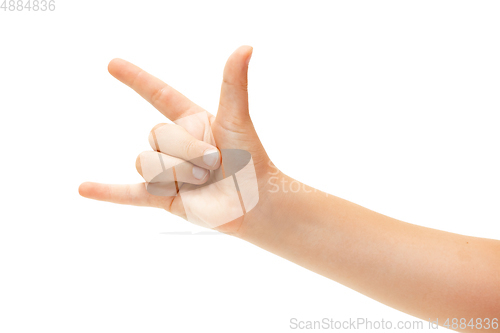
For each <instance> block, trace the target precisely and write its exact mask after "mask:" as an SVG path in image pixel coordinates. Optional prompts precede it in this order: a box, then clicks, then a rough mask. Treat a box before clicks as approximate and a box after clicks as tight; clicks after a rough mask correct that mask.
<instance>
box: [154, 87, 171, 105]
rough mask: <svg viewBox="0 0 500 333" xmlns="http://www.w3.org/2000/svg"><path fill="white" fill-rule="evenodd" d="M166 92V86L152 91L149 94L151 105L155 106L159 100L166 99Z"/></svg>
mask: <svg viewBox="0 0 500 333" xmlns="http://www.w3.org/2000/svg"><path fill="white" fill-rule="evenodd" d="M167 90H168V86H167V85H164V86H163V87H161V88H159V89H156V90H155V91H153V93H152V94H151V98H150V100H151V104H153V105H155V104H157V103H158V102H159V101H160V99H164V98H166V96H167Z"/></svg>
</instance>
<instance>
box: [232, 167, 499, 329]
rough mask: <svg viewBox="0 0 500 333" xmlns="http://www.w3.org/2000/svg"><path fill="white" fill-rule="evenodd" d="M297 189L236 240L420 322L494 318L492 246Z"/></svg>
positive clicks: (275, 200)
mask: <svg viewBox="0 0 500 333" xmlns="http://www.w3.org/2000/svg"><path fill="white" fill-rule="evenodd" d="M280 177H283V178H284V179H286V180H287V181H288V182H290V181H292V180H291V179H289V178H288V177H286V176H280ZM295 187H296V188H297V186H295ZM300 188H301V190H300V191H287V193H284V192H283V189H280V191H277V192H276V193H270V194H269V196H268V197H269V199H268V200H270V204H269V205H268V206H269V207H274V209H269V210H268V211H266V212H256V220H255V221H251V222H249V223H247V222H245V224H244V226H243V228H242V230H241V232H240V237H241V238H243V239H245V240H247V241H249V242H251V243H254V244H255V245H257V246H259V247H262V248H264V249H266V250H269V251H271V252H273V253H275V254H277V255H279V256H281V257H283V258H286V259H288V260H290V261H292V262H295V263H297V264H299V265H301V266H303V267H305V268H307V269H310V270H312V271H314V272H317V273H319V274H321V275H324V276H326V277H328V278H330V279H333V280H335V281H337V282H339V283H342V284H343V285H345V286H347V287H350V288H352V289H354V290H357V291H358V292H361V293H363V294H365V295H366V296H369V297H371V298H373V299H376V300H378V301H380V302H382V303H385V304H387V305H389V306H391V307H394V308H396V309H399V310H401V311H404V312H406V313H409V314H412V315H414V316H417V317H420V318H422V319H425V320H428V319H429V318H431V319H432V320H435V318H439V319H440V321H439V322H440V324H442V323H443V321H444V320H446V318H450V319H451V318H466V319H467V320H470V319H471V318H474V319H475V318H490V319H492V318H495V317H496V318H498V317H499V316H500V287H499V286H500V242H499V241H496V240H490V239H482V238H475V237H468V236H463V235H458V234H453V233H448V232H444V231H439V230H434V229H430V228H424V227H420V226H417V225H413V224H409V223H405V222H401V221H398V220H395V219H392V218H390V217H387V216H384V215H382V214H378V213H376V212H373V211H371V210H369V209H366V208H363V207H361V206H359V205H356V204H353V203H351V202H349V201H346V200H343V199H340V198H338V197H335V196H332V195H327V194H326V193H323V192H321V191H317V190H314V189H312V188H310V187H307V186H305V185H304V186H302V185H301V187H300ZM263 213H265V214H263ZM257 216H258V218H257ZM264 216H265V217H264ZM257 219H258V220H257Z"/></svg>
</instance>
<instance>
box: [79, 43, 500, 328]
mask: <svg viewBox="0 0 500 333" xmlns="http://www.w3.org/2000/svg"><path fill="white" fill-rule="evenodd" d="M251 54H252V48H251V47H249V46H242V47H240V48H238V49H237V50H236V51H235V52H234V53H233V54H232V55H231V56H230V58H229V59H228V61H227V63H226V66H225V69H224V75H223V83H222V88H221V96H220V103H219V109H218V112H217V115H216V116H213V115H209V119H210V123H211V130H212V132H213V136H214V139H215V144H216V147H217V148H219V149H227V148H238V149H243V150H246V151H248V152H250V153H251V155H252V158H253V161H254V165H255V170H256V175H257V180H258V186H259V197H260V200H259V202H258V204H257V206H256V207H255V208H254V209H252V210H251V211H249V212H248V213H246V214H245V215H243V216H242V217H240V218H238V219H235V220H233V221H231V222H229V223H225V224H223V225H221V226H219V227H217V228H216V230H218V231H220V232H223V233H226V234H230V235H233V236H236V237H239V238H241V239H243V240H246V241H248V242H251V243H253V244H255V245H257V246H259V247H261V248H263V249H266V250H268V251H270V252H273V253H275V254H277V255H279V256H281V257H283V258H285V259H288V260H290V261H292V262H295V263H297V264H299V265H301V266H303V267H305V268H307V269H309V270H312V271H314V272H317V273H319V274H322V275H324V276H325V277H328V278H330V279H332V280H335V281H337V282H339V283H342V284H343V285H345V286H347V287H349V288H352V289H354V290H356V291H358V292H360V293H362V294H364V295H366V296H368V297H371V298H373V299H375V300H377V301H379V302H382V303H384V304H386V305H388V306H391V307H393V308H395V309H398V310H400V311H403V312H406V313H408V314H411V315H413V316H416V317H419V318H421V319H423V320H429V319H430V320H432V321H435V320H437V319H439V324H440V325H442V324H444V322H445V321H446V319H447V318H449V320H450V324H451V320H452V319H453V318H458V319H460V318H465V320H466V322H467V323H469V322H470V320H471V319H472V320H473V322H474V323H475V327H474V329H472V328H471V327H466V328H464V329H460V328H458V329H457V330H458V331H468V330H471V331H474V330H477V329H478V328H477V326H476V322H477V320H478V318H481V319H482V323H483V329H485V326H486V325H485V319H486V318H488V319H489V321H490V325H489V327H490V328H489V329H487V331H498V330H500V329H499V328H496V329H495V327H494V325H492V322H491V321H492V320H493V319H494V318H497V321H498V319H500V241H498V240H492V239H485V238H477V237H469V236H463V235H458V234H454V233H449V232H444V231H440V230H435V229H430V228H424V227H421V226H417V225H413V224H410V223H406V222H402V221H398V220H396V219H393V218H390V217H387V216H384V215H382V214H379V213H376V212H373V211H371V210H369V209H366V208H363V207H361V206H359V205H356V204H354V203H351V202H349V201H346V200H343V199H340V198H338V197H335V196H333V195H327V194H326V193H323V192H321V191H318V190H315V189H313V188H310V187H308V186H307V185H304V184H301V183H299V182H297V181H295V180H294V179H292V178H290V177H288V176H287V175H284V174H283V173H282V172H280V171H279V169H277V168H276V167H275V166H274V165H273V164H272V162H271V161H270V159H269V157H268V155H267V154H266V152H265V150H264V147H263V146H262V144H261V142H260V140H259V138H258V136H257V133H256V131H255V129H254V126H253V124H252V121H251V119H250V115H249V108H248V94H247V70H248V61H249V60H250V57H251ZM108 69H109V72H110V73H111V74H112V75H113V76H114V77H116V78H117V79H118V80H120V81H121V82H123V83H125V84H126V85H128V86H130V87H131V88H132V89H134V90H135V91H136V92H137V93H139V94H140V95H141V96H142V97H144V98H145V99H146V100H147V101H149V102H150V103H151V104H152V105H153V106H154V107H155V108H156V109H158V110H159V111H160V112H161V113H162V114H164V115H165V116H166V117H167V118H168V119H170V120H172V121H175V120H176V119H179V118H182V117H185V116H188V115H191V114H196V113H199V112H206V111H205V110H203V109H202V108H201V107H199V106H197V105H196V104H194V103H192V102H191V101H190V100H188V99H187V98H186V97H185V96H183V95H182V94H180V93H179V92H177V91H176V90H174V89H173V88H171V87H170V86H168V85H166V84H165V83H163V82H162V81H160V80H159V79H157V78H155V77H153V76H151V75H150V74H148V73H146V72H144V71H142V70H141V69H140V68H138V67H136V66H135V65H132V64H130V63H128V62H126V61H124V60H121V59H114V60H112V61H111V62H110V64H109V67H108ZM172 126H173V125H172ZM175 126H176V125H175ZM156 128H157V127H156ZM171 128H172V130H175V131H176V132H175V133H179V134H176V135H178V136H179V135H180V136H181V137H182V140H178V141H175V142H176V143H175V144H177V145H178V146H175V147H170V148H166V149H167V150H169V151H163V150H160V149H155V148H154V147H153V149H154V150H156V151H157V152H156V153H158V154H164V155H168V156H171V157H172V158H179V159H182V160H189V158H190V157H191V156H190V153H189V152H188V151H197V149H198V148H199V149H198V151H200V150H203V149H206V148H207V147H208V148H210V147H212V146H211V145H207V143H206V142H203V141H201V140H197V139H196V138H194V137H191V136H190V135H189V134H186V133H184V132H183V131H178V129H177V128H174V127H171ZM167 132H168V131H167ZM167 132H166V134H164V135H168V133H167ZM155 139H156V138H155ZM161 139H162V138H159V139H158V140H161ZM167 141H168V140H167ZM152 145H153V144H152ZM193 147H195V148H193ZM156 148H158V147H156ZM173 148H175V149H173ZM150 153H151V152H150ZM143 154H144V153H143ZM142 165H144V164H142ZM136 167H137V170H138V171H139V173H140V174H141V175H143V173H144V172H143V170H142V167H141V163H140V161H139V159H138V162H137V165H136ZM200 167H204V169H206V170H209V169H211V167H210V166H208V165H201V166H200ZM217 167H219V165H218V164H217V165H215V166H214V167H213V168H217ZM213 168H212V169H213ZM188 169H189V168H188ZM189 170H191V169H189ZM143 177H145V176H144V175H143ZM186 177H187V178H186V179H187V183H189V182H192V183H195V182H196V180H192V181H191V180H190V179H189V177H190V176H189V177H188V176H186ZM146 178H147V177H145V179H146ZM146 181H149V179H146ZM292 182H294V187H295V188H300V190H299V191H293V192H292V191H287V190H286V188H287V186H289V185H290V184H291V183H292ZM79 192H80V194H81V195H82V196H84V197H87V198H91V199H95V200H103V201H109V202H114V203H119V204H127V205H136V206H148V207H156V208H162V209H165V210H167V211H169V212H171V213H173V214H175V215H178V216H180V217H183V218H186V213H185V211H184V208H183V204H182V200H181V199H180V197H179V196H172V197H164V196H154V195H152V194H150V193H148V191H147V190H146V188H145V186H144V183H140V184H131V185H107V184H98V183H83V184H82V185H80V188H79ZM497 327H498V326H497ZM450 328H451V327H450Z"/></svg>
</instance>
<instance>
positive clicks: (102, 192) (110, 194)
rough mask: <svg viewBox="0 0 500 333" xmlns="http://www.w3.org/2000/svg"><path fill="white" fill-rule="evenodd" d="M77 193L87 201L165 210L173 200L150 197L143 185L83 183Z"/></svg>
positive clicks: (170, 198)
mask: <svg viewBox="0 0 500 333" xmlns="http://www.w3.org/2000/svg"><path fill="white" fill-rule="evenodd" d="M78 192H79V193H80V195H81V196H82V197H85V198H89V199H94V200H100V201H107V202H113V203H117V204H122V205H133V206H146V207H156V208H163V209H167V210H169V208H170V207H171V204H172V201H173V199H174V198H175V197H160V196H155V195H152V194H150V193H149V192H148V191H147V190H146V185H145V183H139V184H124V185H116V184H101V183H91V182H85V183H82V184H81V185H80V187H79V188H78Z"/></svg>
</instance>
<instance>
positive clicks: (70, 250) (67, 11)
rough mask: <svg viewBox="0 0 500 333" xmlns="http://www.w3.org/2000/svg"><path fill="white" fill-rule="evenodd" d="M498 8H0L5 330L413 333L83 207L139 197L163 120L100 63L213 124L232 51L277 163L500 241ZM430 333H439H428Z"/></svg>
mask: <svg viewBox="0 0 500 333" xmlns="http://www.w3.org/2000/svg"><path fill="white" fill-rule="evenodd" d="M499 17H500V3H499V2H497V1H307V2H306V1H302V2H294V1H286V2H285V1H283V2H278V1H276V2H272V1H245V2H243V1H180V0H177V1H159V0H157V1H144V0H141V1H61V0H57V1H56V10H55V11H54V12H36V13H35V12H27V11H23V12H9V11H7V12H4V11H3V10H2V11H0V32H1V39H0V110H1V119H2V120H1V122H0V126H1V127H0V129H1V130H0V136H1V140H0V145H1V154H2V163H1V164H0V168H1V171H2V172H1V177H2V179H1V180H2V182H1V195H2V200H1V212H0V220H1V222H0V331H1V332H9V333H10V332H30V333H32V332H206V331H214V332H215V331H216V332H289V331H293V330H291V329H290V328H289V321H290V318H293V317H295V318H298V319H299V320H321V319H322V318H325V317H326V318H334V319H336V320H348V319H349V318H357V317H363V318H368V319H369V320H372V321H376V320H381V319H382V318H383V319H384V320H386V321H387V320H391V321H393V322H397V321H399V320H415V318H413V317H411V316H408V315H405V314H403V313H400V312H399V311H397V310H394V309H391V308H388V307H386V306H385V305H382V304H379V303H377V302H375V301H373V300H371V299H369V298H367V297H365V296H363V295H360V294H358V293H357V292H354V291H352V290H350V289H348V288H345V287H343V286H342V285H339V284H337V283H335V282H333V281H330V280H328V279H326V278H324V277H321V276H318V275H316V274H314V273H312V272H309V271H307V270H305V269H303V268H301V267H298V266H296V265H295V264H292V263H290V262H287V261H285V260H283V259H281V258H279V257H276V256H274V255H273V254H270V253H267V252H265V251H263V250H261V249H259V248H256V247H255V246H253V245H251V244H248V243H245V242H243V241H241V240H238V239H235V238H231V237H228V236H224V235H215V236H214V235H211V236H208V235H205V236H203V235H194V236H172V235H166V234H163V233H164V232H171V231H189V230H190V228H189V226H188V225H187V222H184V221H183V220H180V219H178V218H176V217H174V216H170V215H169V214H168V213H166V212H165V211H161V210H155V209H152V208H151V209H148V208H138V207H129V206H119V205H113V204H108V203H103V202H96V201H91V200H88V199H84V198H82V197H80V196H79V195H78V192H77V188H78V185H79V184H80V183H81V182H83V181H87V180H89V181H99V182H108V183H134V182H140V181H142V179H141V177H140V176H139V175H138V174H137V173H136V171H135V167H134V163H135V158H136V156H137V155H138V154H139V153H140V152H141V151H143V150H149V149H150V148H149V145H148V142H147V135H148V133H149V130H150V129H151V128H152V127H153V126H154V125H155V124H157V123H158V122H163V121H165V120H164V119H163V117H162V115H161V114H160V113H159V112H157V111H156V110H155V109H154V108H153V107H152V106H150V105H149V104H148V103H147V102H145V101H144V100H142V99H141V98H140V97H139V96H138V95H136V94H135V93H134V92H133V91H132V90H130V89H129V88H128V87H126V86H124V85H122V84H121V83H120V82H118V81H116V80H115V79H114V78H113V77H111V75H109V74H108V72H107V64H108V62H109V61H110V60H111V59H112V58H114V57H121V58H124V59H127V60H129V61H131V62H133V63H136V64H137V65H139V66H141V67H143V68H144V69H146V70H147V71H149V72H151V73H153V74H154V75H156V76H158V77H160V78H162V79H163V80H164V81H165V82H167V83H169V84H170V85H172V86H173V87H175V88H176V89H178V90H179V91H181V92H183V93H184V94H185V95H187V96H188V97H190V98H191V99H192V100H193V101H195V102H196V103H198V104H200V105H201V106H203V107H205V108H206V109H207V110H208V111H210V112H215V111H216V110H215V109H216V107H217V105H218V98H219V89H220V83H221V78H222V69H223V66H224V63H225V61H226V59H227V57H228V56H229V55H230V54H231V52H232V51H233V50H234V49H235V48H236V47H238V46H240V45H242V44H249V45H252V46H253V47H254V54H253V58H252V60H251V62H250V74H249V80H250V82H249V90H250V106H251V115H252V118H253V120H254V123H255V127H256V128H257V131H258V133H259V135H260V138H261V140H262V142H263V143H264V146H265V147H266V149H267V151H268V153H269V155H270V157H271V158H272V160H273V161H274V163H275V164H276V165H277V166H278V167H279V168H280V169H281V170H282V171H284V172H285V173H287V174H288V175H290V176H292V177H294V178H296V179H298V180H300V181H303V182H305V183H307V184H309V185H312V186H314V187H317V188H319V189H321V190H324V191H327V192H329V193H332V194H335V195H337V196H340V197H343V198H345V199H348V200H351V201H353V202H356V203H358V204H361V205H363V206H365V207H368V208H370V209H373V210H375V211H378V212H380V213H383V214H386V215H389V216H391V217H395V218H398V219H400V220H403V221H407V222H411V223H415V224H419V225H424V226H428V227H432V228H437V229H442V230H447V231H452V232H456V233H461V234H467V235H473V236H479V237H488V238H496V239H499V238H500V227H499V222H500V212H499V210H498V207H499V200H500V191H499V187H500V177H499V174H498V170H500V159H499V157H498V148H499V140H500V132H499V131H498V130H497V128H498V124H499V117H498V114H499V112H500V99H499V98H498V96H499V89H500V79H499V78H500V62H499V59H500V44H499V43H498V41H499V37H500V20H499V19H498V18H499ZM440 330H443V331H444V330H445V329H443V328H440ZM420 332H422V330H420Z"/></svg>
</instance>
